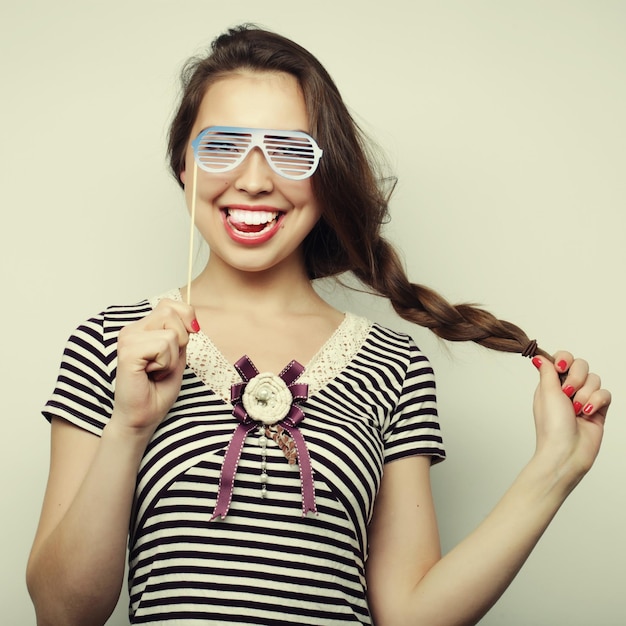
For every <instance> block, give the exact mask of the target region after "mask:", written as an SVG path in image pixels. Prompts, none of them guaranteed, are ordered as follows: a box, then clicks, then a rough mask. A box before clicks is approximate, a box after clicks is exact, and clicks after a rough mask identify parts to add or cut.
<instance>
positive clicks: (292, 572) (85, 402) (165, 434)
mask: <svg viewBox="0 0 626 626" xmlns="http://www.w3.org/2000/svg"><path fill="white" fill-rule="evenodd" d="M153 304H154V302H153V301H148V300H146V301H144V302H141V303H139V304H135V305H131V306H115V307H110V308H108V309H107V310H106V311H104V312H103V313H101V314H99V315H97V316H95V317H93V318H92V319H90V320H88V321H87V322H85V323H84V324H82V325H81V326H80V327H79V328H78V329H77V330H76V331H75V333H74V334H73V335H72V337H71V338H70V339H69V341H68V344H67V347H66V349H65V352H64V356H63V360H62V364H61V369H60V374H59V377H58V381H57V385H56V388H55V391H54V393H53V395H52V397H51V398H50V400H49V402H48V403H47V404H46V407H45V409H44V415H45V416H46V417H47V418H48V419H51V418H52V417H53V416H57V417H60V418H63V419H66V420H68V421H70V422H71V423H73V424H75V425H77V426H79V427H81V428H84V429H85V430H87V431H89V432H92V433H94V434H96V435H99V434H100V433H101V432H102V430H103V428H104V427H105V426H106V424H107V421H108V419H109V418H110V415H111V412H112V409H113V396H114V387H115V370H116V341H117V335H118V332H119V330H120V328H121V327H122V326H124V325H125V324H128V323H130V322H133V321H135V320H138V319H140V318H141V317H143V316H144V315H146V314H148V313H149V312H150V311H151V310H152V306H153ZM363 322H364V320H363V319H362V318H357V317H356V316H349V315H348V316H346V321H345V322H344V326H345V327H344V328H343V331H344V332H347V333H348V334H350V332H351V328H352V327H351V326H350V325H351V324H356V326H355V328H364V329H365V330H364V331H363V336H362V338H359V341H358V345H357V344H355V345H356V348H355V350H354V351H353V352H352V353H350V354H344V355H343V357H342V358H343V359H344V360H345V362H344V363H342V367H341V370H340V371H339V372H338V373H337V372H333V373H332V377H331V378H329V379H328V380H322V381H321V384H317V385H313V386H312V389H313V393H310V394H309V398H308V400H306V401H305V402H304V403H303V404H302V405H301V408H302V409H303V411H304V413H305V416H306V417H305V419H304V420H303V422H302V423H301V425H300V431H301V432H302V434H303V435H304V439H305V441H306V443H307V446H308V449H309V452H310V456H311V460H312V465H313V470H314V483H315V492H316V502H317V509H318V514H317V515H311V514H309V515H307V516H306V517H303V516H302V510H301V489H300V487H301V486H300V477H299V472H298V468H297V466H294V465H289V464H288V462H287V460H286V458H285V456H284V455H283V453H282V451H281V450H280V449H279V447H278V446H277V445H276V444H275V443H274V442H273V441H272V440H269V444H268V445H267V448H266V451H265V454H266V455H267V474H268V475H269V483H268V485H267V497H266V498H262V497H261V484H260V474H261V469H260V464H261V456H260V454H261V452H260V446H259V442H258V438H259V437H258V435H257V434H256V431H253V432H252V433H251V434H249V435H248V437H247V438H246V441H245V444H244V448H243V452H242V455H241V460H240V462H239V465H238V468H237V473H236V476H235V486H234V490H233V497H232V503H231V506H230V510H229V512H228V515H227V516H226V517H225V518H224V519H219V518H217V519H215V520H213V521H210V518H211V514H212V511H213V508H214V506H215V501H216V495H217V486H218V480H219V475H220V469H221V463H222V460H223V456H224V452H225V449H226V447H227V445H228V442H229V441H230V438H231V436H232V433H233V430H234V428H235V426H236V421H235V418H234V417H233V415H232V409H233V407H232V405H231V404H230V403H229V402H228V401H226V400H225V399H224V398H223V397H222V395H223V394H220V393H216V391H215V389H213V388H212V386H211V384H210V378H209V379H207V377H206V376H202V372H198V371H197V370H198V367H197V366H196V367H195V368H192V367H188V368H187V369H186V371H185V374H184V379H183V385H182V389H181V392H180V395H179V397H178V399H177V401H176V403H175V404H174V406H173V407H172V409H171V410H170V412H169V414H168V415H167V416H166V418H165V419H164V421H163V422H162V424H161V425H160V426H159V428H158V429H157V431H156V432H155V435H154V437H153V439H152V441H151V443H150V444H149V446H148V448H147V450H146V452H145V455H144V458H143V461H142V464H141V468H140V471H139V475H138V479H137V488H136V494H135V504H134V507H133V511H132V517H131V520H130V541H129V551H130V552H129V567H130V571H129V592H130V620H131V623H132V624H153V625H154V624H167V625H168V626H173V625H176V624H181V625H182V624H194V623H197V624H233V625H235V624H236V625H239V626H241V625H244V624H245V625H252V624H255V625H264V626H267V625H274V624H275V625H287V624H298V625H300V626H302V625H304V624H311V625H313V624H314V625H318V624H319V625H324V626H333V625H340V624H342V625H345V624H371V617H370V614H369V611H368V605H367V597H366V589H365V574H364V570H365V560H366V557H367V523H368V520H369V518H370V516H371V512H372V508H373V505H374V499H375V496H376V492H377V489H378V486H379V484H380V480H381V474H382V468H383V465H384V463H388V462H391V461H394V460H396V459H400V458H403V457H406V456H410V455H415V454H426V455H431V457H432V460H433V461H439V460H441V459H443V458H444V456H445V452H444V448H443V445H442V440H441V436H440V429H439V424H438V418H437V412H436V404H435V385H434V378H433V373H432V370H431V367H430V365H429V363H428V361H427V359H426V358H425V357H424V355H423V354H422V353H421V352H420V351H419V350H418V348H417V347H416V346H415V344H414V343H413V341H412V339H411V338H410V337H409V336H407V335H405V334H401V333H397V332H394V331H391V330H388V329H386V328H383V327H381V326H379V325H377V324H370V323H366V324H365V325H363ZM334 337H335V336H333V338H331V339H330V340H329V342H328V344H327V346H325V347H324V348H323V349H322V352H324V350H331V352H332V349H333V345H332V344H333V341H336V339H335V338H334ZM204 339H205V341H210V340H208V339H207V338H206V337H205V338H204ZM199 374H200V375H199ZM305 375H306V370H305ZM318 383H320V381H319V380H318ZM216 386H217V385H216Z"/></svg>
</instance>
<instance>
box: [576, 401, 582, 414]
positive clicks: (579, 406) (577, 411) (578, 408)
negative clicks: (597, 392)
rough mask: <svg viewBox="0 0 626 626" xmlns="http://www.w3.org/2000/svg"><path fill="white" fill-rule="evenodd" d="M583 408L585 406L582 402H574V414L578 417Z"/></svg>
mask: <svg viewBox="0 0 626 626" xmlns="http://www.w3.org/2000/svg"><path fill="white" fill-rule="evenodd" d="M582 408H583V405H582V404H581V403H580V402H574V413H575V414H576V415H578V414H579V413H580V409H582Z"/></svg>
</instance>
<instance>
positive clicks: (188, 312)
mask: <svg viewBox="0 0 626 626" xmlns="http://www.w3.org/2000/svg"><path fill="white" fill-rule="evenodd" d="M199 329H200V327H199V326H198V322H197V321H196V318H195V312H194V309H193V307H191V306H189V305H187V304H185V303H183V302H176V301H174V300H169V299H163V300H161V301H160V302H159V303H158V305H157V306H156V307H155V308H154V310H153V311H152V312H151V313H150V314H149V315H147V316H146V317H144V318H143V319H141V320H139V321H137V322H133V323H132V324H129V325H128V326H125V327H124V328H122V330H121V331H120V333H119V337H118V343H117V375H116V380H115V405H114V410H113V415H112V416H111V424H117V425H118V426H120V427H125V428H129V429H131V430H132V431H133V432H136V433H137V434H142V435H145V436H147V437H150V436H152V433H154V431H155V430H156V428H157V426H158V425H159V423H160V422H161V420H162V419H163V418H164V417H165V415H166V414H167V412H168V411H169V409H170V408H171V406H172V405H173V404H174V402H175V400H176V398H177V396H178V393H179V391H180V387H181V383H182V376H183V371H184V369H185V359H186V346H187V343H188V342H189V334H190V333H193V332H198V330H199Z"/></svg>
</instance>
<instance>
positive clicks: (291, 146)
mask: <svg viewBox="0 0 626 626" xmlns="http://www.w3.org/2000/svg"><path fill="white" fill-rule="evenodd" d="M191 145H192V147H193V153H194V157H195V160H196V163H197V164H198V167H200V168H201V169H203V170H205V171H206V172H212V173H221V172H229V171H230V170H233V169H235V168H236V167H237V166H238V165H240V164H241V163H242V162H243V160H244V159H245V158H246V157H247V156H248V154H250V151H251V150H252V149H253V148H259V149H260V150H261V152H262V153H263V155H264V156H265V159H266V160H267V162H268V163H269V165H270V167H271V168H272V169H273V170H274V171H275V172H276V173H277V174H280V175H281V176H283V177H284V178H288V179H290V180H302V179H304V178H308V177H309V176H311V175H312V174H313V172H315V170H316V169H317V166H318V164H319V161H320V158H321V157H322V154H323V151H322V150H321V148H320V147H319V146H318V145H317V143H316V142H315V139H313V137H311V136H310V135H308V134H307V133H303V132H301V131H298V130H268V129H265V128H239V127H237V126H210V127H209V128H206V129H205V130H203V131H202V132H201V133H200V134H199V135H198V136H197V137H196V138H195V139H194V140H193V141H192V142H191Z"/></svg>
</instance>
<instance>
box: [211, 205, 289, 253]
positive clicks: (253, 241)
mask: <svg viewBox="0 0 626 626" xmlns="http://www.w3.org/2000/svg"><path fill="white" fill-rule="evenodd" d="M284 217H285V214H284V213H281V214H280V215H279V216H278V217H277V218H276V219H275V220H274V222H273V224H272V226H270V228H268V229H266V230H263V231H262V232H260V233H242V232H241V231H238V230H235V229H234V228H233V227H232V226H231V225H230V224H229V222H228V215H227V214H226V212H223V213H222V221H223V222H224V227H225V228H226V232H227V233H228V236H229V237H230V238H231V239H232V240H233V241H235V242H237V243H239V244H242V245H244V246H258V245H260V244H262V243H265V242H266V241H269V240H270V239H271V238H272V237H273V236H274V235H275V234H276V233H277V232H278V230H279V228H280V224H281V222H282V221H283V218H284Z"/></svg>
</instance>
